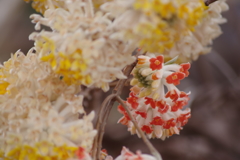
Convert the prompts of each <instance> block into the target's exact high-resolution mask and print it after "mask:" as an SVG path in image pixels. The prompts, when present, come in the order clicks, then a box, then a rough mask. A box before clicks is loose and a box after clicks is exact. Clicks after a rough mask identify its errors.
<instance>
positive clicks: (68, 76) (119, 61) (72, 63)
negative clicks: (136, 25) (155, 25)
mask: <svg viewBox="0 0 240 160" xmlns="http://www.w3.org/2000/svg"><path fill="white" fill-rule="evenodd" d="M64 5H65V9H63V8H58V9H49V10H47V11H46V12H45V13H44V17H41V16H40V15H32V16H31V17H32V18H33V21H34V22H35V23H36V28H37V29H39V27H40V24H42V25H46V26H48V27H50V28H51V29H52V30H53V31H52V32H48V31H41V32H40V33H33V34H32V35H31V36H30V38H31V39H33V40H34V41H35V47H36V50H37V51H38V52H39V53H40V57H41V58H42V60H43V61H48V62H49V63H50V64H51V66H52V69H53V70H54V71H55V72H56V73H57V74H58V75H61V76H63V80H64V81H65V82H66V83H68V84H69V85H70V84H84V85H87V86H89V85H94V86H96V87H101V88H103V90H105V91H106V90H108V88H109V86H108V83H109V82H111V81H113V80H115V79H116V78H118V79H123V78H126V77H125V76H124V75H123V73H122V69H123V68H124V67H125V66H126V65H128V64H131V63H132V62H133V61H134V59H135V58H134V57H132V55H131V53H132V51H133V50H134V49H135V46H131V45H128V44H127V43H123V42H122V41H120V40H113V39H112V38H111V35H112V34H113V33H114V30H112V29H110V28H109V25H110V24H111V23H112V21H111V20H110V19H109V18H108V14H103V13H101V12H97V13H94V12H93V6H92V3H91V1H86V2H82V1H74V0H70V1H66V2H65V3H64ZM80 6H81V7H80Z"/></svg>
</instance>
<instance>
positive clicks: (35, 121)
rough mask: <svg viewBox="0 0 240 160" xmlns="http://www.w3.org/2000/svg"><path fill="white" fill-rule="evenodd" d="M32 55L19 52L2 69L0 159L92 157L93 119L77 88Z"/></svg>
mask: <svg viewBox="0 0 240 160" xmlns="http://www.w3.org/2000/svg"><path fill="white" fill-rule="evenodd" d="M32 52H33V50H30V51H29V53H28V54H27V55H26V56H25V55H24V54H23V53H22V52H20V51H18V52H17V53H15V54H14V55H13V56H12V57H11V59H10V60H8V61H7V62H6V63H4V65H3V66H2V68H1V74H2V76H1V81H4V83H5V82H6V83H8V85H7V86H6V87H5V88H4V90H5V93H4V94H2V95H0V159H1V158H8V159H23V160H27V159H31V160H37V159H46V158H47V159H49V160H54V159H66V160H67V159H70V158H77V157H79V156H80V155H82V156H84V155H85V156H86V157H88V156H89V155H88V154H87V153H88V152H89V151H90V149H91V146H92V142H93V138H94V136H95V135H96V131H95V130H94V129H93V125H92V120H93V118H94V113H93V112H92V113H90V114H89V115H86V113H85V111H84V108H83V106H82V101H83V96H81V95H76V93H78V90H79V89H78V88H79V86H77V85H71V86H69V85H67V84H66V83H65V82H64V81H63V80H62V78H61V77H60V76H59V75H57V74H55V73H54V72H53V70H52V68H51V66H50V65H49V63H47V62H43V61H41V60H39V59H38V55H37V54H35V53H32ZM1 89H2V88H1ZM80 115H81V116H82V117H83V118H81V119H79V116H80Z"/></svg>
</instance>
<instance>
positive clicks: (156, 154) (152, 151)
mask: <svg viewBox="0 0 240 160" xmlns="http://www.w3.org/2000/svg"><path fill="white" fill-rule="evenodd" d="M116 100H117V101H118V102H119V103H120V104H121V105H122V106H123V108H124V109H125V110H126V111H127V114H128V116H129V117H130V119H131V121H132V122H133V124H134V127H135V128H136V129H137V131H138V133H139V134H140V135H141V138H142V140H143V142H144V143H145V144H146V146H147V147H148V149H149V150H150V152H151V153H152V155H153V156H154V157H155V158H156V159H157V160H162V157H161V155H160V154H159V152H158V151H157V150H156V148H154V146H153V145H152V143H151V142H150V141H149V140H148V138H147V137H146V135H145V134H144V133H143V131H142V130H141V129H140V128H139V126H138V124H137V122H136V120H135V119H134V118H133V116H132V114H131V112H130V110H129V109H128V106H127V105H126V104H125V103H124V101H123V100H122V99H121V98H120V97H119V96H117V97H116Z"/></svg>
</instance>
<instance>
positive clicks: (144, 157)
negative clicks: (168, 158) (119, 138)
mask: <svg viewBox="0 0 240 160" xmlns="http://www.w3.org/2000/svg"><path fill="white" fill-rule="evenodd" d="M115 160H156V158H154V157H153V156H151V155H148V154H142V153H141V152H140V151H137V153H136V154H134V153H132V152H130V151H129V150H128V149H127V148H126V147H123V149H122V152H121V155H120V156H118V157H117V158H116V159H115Z"/></svg>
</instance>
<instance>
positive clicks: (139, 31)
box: [101, 0, 228, 62]
mask: <svg viewBox="0 0 240 160" xmlns="http://www.w3.org/2000/svg"><path fill="white" fill-rule="evenodd" d="M101 8H102V9H103V10H104V11H106V12H109V13H110V15H111V16H112V17H114V23H113V24H112V26H111V27H112V28H114V29H115V30H116V31H117V32H116V33H115V37H117V38H122V40H123V41H124V40H125V41H130V43H137V44H138V46H139V47H141V48H142V49H143V50H144V51H148V52H152V53H155V54H156V55H164V56H165V58H166V59H171V58H174V57H175V56H177V55H179V59H178V61H179V62H188V61H191V60H196V59H197V58H198V56H199V55H201V54H204V53H208V52H209V51H210V48H209V45H211V44H212V40H213V39H214V38H216V37H218V36H219V35H220V34H221V29H220V27H219V24H222V23H224V22H226V20H225V19H224V18H222V15H221V13H222V12H223V11H226V10H228V5H227V4H226V2H225V0H218V1H217V2H215V3H213V4H210V6H209V7H206V6H204V1H203V0H184V1H172V0H164V1H163V0H115V1H111V2H108V3H105V4H103V5H102V6H101Z"/></svg>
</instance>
